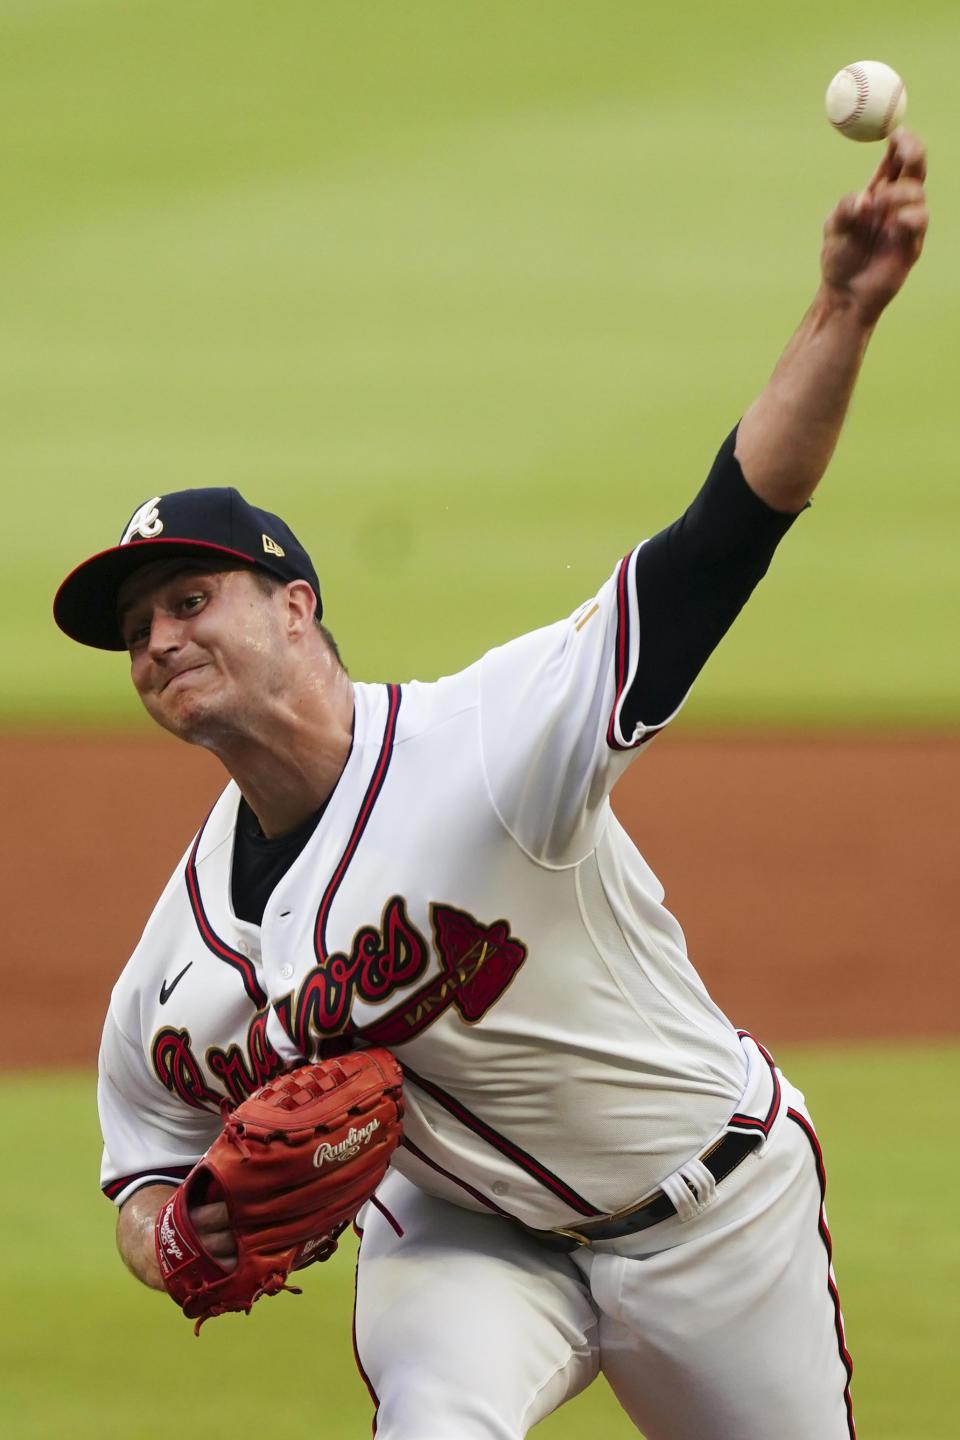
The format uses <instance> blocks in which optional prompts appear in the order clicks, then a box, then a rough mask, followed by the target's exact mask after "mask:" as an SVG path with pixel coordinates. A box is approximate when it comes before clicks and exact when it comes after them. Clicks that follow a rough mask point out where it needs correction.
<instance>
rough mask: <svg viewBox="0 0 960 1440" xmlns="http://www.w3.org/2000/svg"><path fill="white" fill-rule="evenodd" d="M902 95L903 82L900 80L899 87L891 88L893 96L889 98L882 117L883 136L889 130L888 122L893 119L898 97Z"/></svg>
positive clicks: (898, 100) (898, 102)
mask: <svg viewBox="0 0 960 1440" xmlns="http://www.w3.org/2000/svg"><path fill="white" fill-rule="evenodd" d="M902 94H903V81H902V80H901V81H900V84H899V85H895V86H894V88H893V94H892V95H891V96H890V104H889V105H888V106H887V108H886V111H885V113H884V117H883V133H884V135H886V133H887V131H888V130H889V129H890V121H891V120H892V119H893V112H894V111H895V110H896V108H897V106H898V105H899V104H900V96H901V95H902Z"/></svg>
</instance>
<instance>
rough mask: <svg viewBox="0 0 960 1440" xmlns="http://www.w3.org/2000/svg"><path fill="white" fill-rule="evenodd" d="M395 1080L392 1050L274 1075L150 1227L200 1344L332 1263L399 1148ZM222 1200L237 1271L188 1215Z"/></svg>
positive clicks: (399, 1077) (398, 1081)
mask: <svg viewBox="0 0 960 1440" xmlns="http://www.w3.org/2000/svg"><path fill="white" fill-rule="evenodd" d="M402 1081H403V1074H402V1071H401V1069H400V1066H399V1065H398V1064H397V1062H396V1060H395V1059H394V1058H393V1056H392V1055H391V1054H390V1052H389V1051H388V1050H383V1049H379V1048H377V1049H373V1050H360V1051H354V1052H352V1053H350V1054H348V1055H339V1056H337V1057H336V1058H333V1059H329V1060H324V1061H321V1062H320V1063H318V1064H316V1065H303V1066H301V1067H300V1068H299V1069H297V1070H291V1071H289V1073H287V1074H285V1075H278V1076H277V1078H276V1079H275V1080H271V1081H270V1082H269V1083H268V1084H267V1085H264V1086H263V1087H262V1088H261V1089H259V1090H257V1091H256V1092H255V1093H254V1094H253V1095H251V1096H250V1097H249V1098H248V1099H247V1100H244V1101H243V1102H242V1103H241V1104H240V1105H238V1106H237V1108H236V1109H235V1110H234V1111H233V1112H232V1113H230V1112H228V1113H227V1116H226V1123H225V1125H224V1128H223V1131H222V1132H221V1134H220V1135H218V1136H217V1138H216V1140H215V1141H214V1142H213V1144H212V1145H211V1146H210V1148H209V1150H208V1151H207V1153H206V1154H205V1155H204V1156H203V1158H202V1159H201V1160H199V1161H198V1162H197V1164H196V1165H195V1166H194V1168H193V1169H192V1170H191V1172H190V1174H189V1175H188V1176H187V1178H186V1180H184V1182H183V1184H182V1185H180V1186H179V1187H178V1189H176V1190H175V1191H174V1193H173V1195H172V1196H171V1197H170V1199H169V1200H168V1201H167V1203H166V1204H165V1205H164V1206H163V1207H162V1209H161V1210H160V1213H159V1215H158V1216H157V1222H156V1242H157V1258H158V1260H159V1262H160V1274H161V1276H162V1278H163V1283H164V1285H165V1286H166V1288H167V1290H168V1291H169V1293H170V1294H171V1295H172V1296H173V1298H174V1300H175V1301H176V1302H177V1304H178V1305H179V1306H180V1307H181V1308H182V1310H183V1313H184V1314H185V1315H187V1316H188V1317H189V1318H190V1319H191V1320H196V1322H197V1324H196V1327H195V1328H196V1333H197V1334H199V1332H200V1326H201V1325H202V1324H203V1322H204V1320H208V1319H209V1318H210V1317H211V1316H212V1315H222V1314H223V1313H224V1312H225V1311H227V1310H244V1311H246V1312H247V1313H248V1314H249V1312H250V1308H251V1306H252V1305H253V1302H254V1300H259V1298H260V1296H261V1295H276V1293H277V1292H278V1291H279V1290H294V1293H295V1294H299V1293H300V1292H299V1291H298V1290H295V1289H294V1287H292V1286H290V1285H287V1283H286V1281H287V1276H288V1275H289V1274H290V1272H291V1271H292V1270H299V1269H302V1268H303V1266H305V1265H310V1264H312V1263H313V1261H315V1260H327V1259H329V1257H330V1256H331V1255H332V1254H333V1252H334V1250H336V1248H337V1237H338V1236H339V1235H340V1234H341V1233H342V1232H343V1231H344V1230H345V1229H346V1228H347V1226H348V1225H349V1224H350V1222H351V1220H353V1218H354V1216H355V1215H356V1214H357V1211H358V1210H359V1209H360V1207H361V1206H362V1205H363V1204H364V1203H365V1202H366V1201H367V1200H369V1199H370V1196H371V1195H372V1194H373V1192H374V1190H375V1189H376V1187H377V1186H378V1185H379V1183H380V1181H381V1180H382V1179H383V1177H384V1175H385V1173H386V1170H387V1165H388V1164H389V1162H390V1156H391V1155H392V1154H393V1151H394V1150H395V1149H396V1147H397V1145H398V1144H399V1142H400V1136H401V1133H402V1128H401V1121H402V1118H403V1095H402ZM218 1200H219V1201H223V1202H224V1203H225V1204H226V1207H227V1212H228V1215H229V1217H230V1228H231V1230H232V1231H233V1234H234V1237H235V1239H236V1242H237V1267H236V1269H235V1270H232V1271H227V1270H224V1268H223V1266H222V1265H221V1264H220V1263H219V1261H218V1260H216V1259H214V1257H213V1256H212V1255H210V1254H209V1253H208V1252H207V1251H206V1250H205V1249H204V1248H203V1244H202V1242H201V1241H200V1239H199V1238H198V1236H197V1233H196V1231H195V1230H194V1228H193V1225H192V1223H191V1221H190V1207H191V1206H195V1205H202V1204H207V1203H210V1202H212V1201H218Z"/></svg>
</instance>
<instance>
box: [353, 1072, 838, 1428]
mask: <svg viewBox="0 0 960 1440" xmlns="http://www.w3.org/2000/svg"><path fill="white" fill-rule="evenodd" d="M783 1089H784V1105H783V1108H782V1116H781V1118H780V1119H779V1120H778V1122H777V1125H776V1126H775V1128H774V1130H773V1131H772V1132H771V1134H770V1136H769V1138H768V1141H767V1143H766V1145H765V1146H764V1148H763V1151H762V1153H761V1154H759V1155H758V1154H752V1155H749V1156H748V1157H747V1159H746V1160H744V1161H743V1163H742V1164H741V1165H740V1166H738V1168H737V1169H736V1170H735V1171H734V1172H733V1173H732V1174H731V1175H729V1176H728V1177H727V1178H726V1179H725V1180H724V1181H722V1182H721V1183H720V1184H719V1185H718V1186H717V1189H716V1196H715V1199H714V1200H713V1202H712V1203H711V1204H710V1206H709V1208H708V1209H706V1210H703V1211H701V1213H699V1214H698V1215H696V1216H695V1217H694V1218H692V1219H690V1220H687V1221H682V1220H680V1218H679V1217H674V1218H672V1219H670V1220H666V1221H663V1222H661V1223H660V1225H657V1226H652V1227H650V1228H649V1229H648V1230H645V1231H641V1232H640V1233H638V1234H636V1235H633V1236H628V1237H626V1238H625V1239H623V1240H620V1241H616V1242H607V1243H606V1244H603V1245H597V1246H596V1247H594V1248H591V1249H583V1250H579V1251H577V1252H576V1253H575V1254H574V1255H571V1256H567V1255H563V1254H557V1253H556V1252H553V1251H550V1250H547V1249H545V1248H544V1247H543V1246H542V1245H541V1243H540V1242H539V1241H538V1240H536V1239H535V1238H533V1237H530V1236H528V1235H526V1234H525V1233H524V1232H523V1231H522V1230H520V1228H519V1227H516V1226H514V1225H512V1224H511V1222H509V1221H505V1220H502V1219H500V1218H499V1217H497V1216H494V1215H481V1214H477V1213H475V1212H473V1211H469V1210H464V1209H461V1208H459V1207H458V1206H455V1205H451V1204H449V1203H448V1202H446V1201H444V1200H440V1199H437V1198H436V1197H433V1196H430V1195H425V1194H423V1193H422V1192H421V1191H419V1190H418V1189H417V1188H416V1187H415V1186H413V1185H412V1184H410V1182H409V1181H407V1180H405V1179H404V1178H403V1177H402V1176H400V1175H398V1174H394V1173H391V1174H390V1175H388V1177H387V1180H386V1182H385V1183H384V1186H383V1187H381V1190H380V1196H381V1198H382V1200H383V1201H384V1203H385V1204H386V1205H387V1206H388V1208H389V1209H390V1210H391V1212H392V1213H393V1214H394V1215H395V1217H396V1218H397V1220H398V1221H399V1223H400V1225H401V1226H402V1228H403V1231H404V1233H403V1237H402V1238H400V1237H398V1236H397V1235H396V1234H395V1233H394V1231H393V1230H392V1229H391V1227H390V1225H389V1224H388V1223H387V1222H386V1220H384V1218H383V1217H382V1216H381V1215H380V1214H378V1213H377V1211H376V1210H375V1209H374V1208H373V1207H371V1206H368V1207H367V1208H366V1211H365V1212H364V1214H363V1216H362V1231H363V1238H362V1242H361V1247H360V1257H359V1262H358V1267H357V1303H356V1314H355V1339H356V1348H357V1356H358V1362H359V1364H360V1367H361V1371H362V1373H363V1375H364V1378H365V1380H366V1382H367V1385H368V1387H369V1389H370V1391H371V1395H372V1397H373V1400H374V1403H375V1405H376V1407H377V1409H376V1417H375V1422H374V1428H375V1433H376V1436H377V1440H519V1437H521V1436H524V1435H526V1434H527V1432H528V1430H529V1429H530V1428H531V1427H532V1426H533V1425H535V1424H536V1423H537V1421H539V1420H542V1419H543V1418H544V1417H545V1416H546V1415H548V1414H550V1413H551V1411H553V1410H554V1409H555V1408H556V1407H557V1406H558V1405H561V1404H562V1403H563V1402H564V1401H565V1400H568V1399H570V1398H571V1397H572V1396H574V1395H576V1394H577V1393H578V1392H579V1391H581V1390H582V1389H583V1388H584V1387H585V1386H586V1385H588V1384H589V1383H590V1382H591V1381H592V1380H593V1379H594V1378H595V1377H596V1375H597V1374H598V1373H603V1375H605V1376H606V1378H607V1380H608V1381H609V1383H610V1385H611V1386H612V1388H613V1390H614V1392H615V1394H616V1396H617V1398H618V1400H619V1402H620V1404H621V1405H622V1407H623V1409H624V1410H625V1412H626V1413H627V1415H628V1416H629V1417H630V1419H631V1420H632V1421H633V1422H634V1424H635V1425H636V1426H637V1428H638V1430H640V1431H641V1432H642V1434H643V1435H644V1436H645V1437H646V1440H770V1436H772V1435H775V1436H776V1437H777V1440H852V1437H853V1436H854V1434H855V1432H854V1428H853V1418H852V1412H851V1410H850V1401H849V1378H850V1361H849V1356H848V1354H847V1351H846V1345H845V1342H844V1337H843V1328H842V1321H841V1318H840V1311H839V1304H838V1300H837V1293H836V1288H835V1284H834V1279H833V1271H832V1267H831V1263H830V1238H829V1234H828V1232H827V1229H826V1219H825V1216H824V1212H823V1193H822V1181H823V1176H822V1165H821V1161H820V1156H819V1149H818V1147H817V1144H816V1139H815V1137H814V1134H813V1127H812V1125H811V1123H810V1119H809V1116H808V1115H807V1112H806V1109H805V1107H804V1104H803V1097H802V1096H801V1095H800V1093H799V1091H797V1090H795V1089H794V1088H793V1087H792V1086H790V1084H789V1082H787V1081H783Z"/></svg>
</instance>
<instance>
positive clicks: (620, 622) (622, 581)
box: [607, 550, 633, 750]
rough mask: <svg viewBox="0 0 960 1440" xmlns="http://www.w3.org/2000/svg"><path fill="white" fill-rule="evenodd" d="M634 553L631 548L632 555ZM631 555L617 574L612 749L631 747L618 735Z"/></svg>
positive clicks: (609, 730)
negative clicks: (615, 666)
mask: <svg viewBox="0 0 960 1440" xmlns="http://www.w3.org/2000/svg"><path fill="white" fill-rule="evenodd" d="M632 554H633V551H632V550H631V552H630V555H632ZM630 555H625V556H624V557H623V559H622V560H621V562H620V574H619V575H618V576H617V674H616V681H617V684H616V694H615V695H614V697H613V709H612V710H611V711H610V723H609V725H608V726H607V744H608V745H609V747H610V749H611V750H627V749H629V748H630V747H629V746H627V745H624V744H623V743H622V741H620V740H618V739H617V736H616V728H617V726H616V721H617V708H618V706H619V704H620V701H621V696H622V694H623V692H624V690H625V688H626V680H627V662H628V658H629V655H630V612H629V609H628V607H627V570H628V568H629V565H630Z"/></svg>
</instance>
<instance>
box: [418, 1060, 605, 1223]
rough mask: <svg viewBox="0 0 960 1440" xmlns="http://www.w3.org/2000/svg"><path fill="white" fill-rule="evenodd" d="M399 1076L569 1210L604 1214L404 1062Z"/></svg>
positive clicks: (524, 1151) (592, 1214) (590, 1215)
mask: <svg viewBox="0 0 960 1440" xmlns="http://www.w3.org/2000/svg"><path fill="white" fill-rule="evenodd" d="M403 1078H404V1080H412V1082H413V1083H414V1085H417V1086H419V1088H420V1089H421V1090H424V1091H426V1093H427V1094H428V1095H430V1096H431V1097H432V1098H433V1099H434V1100H436V1102H437V1104H438V1105H442V1106H443V1108H444V1109H445V1110H446V1111H448V1112H449V1114H451V1115H453V1116H454V1117H455V1119H457V1120H459V1121H460V1123H461V1125H465V1126H466V1127H467V1129H468V1130H472V1131H473V1133H474V1134H475V1135H479V1136H480V1138H481V1139H482V1140H486V1142H487V1144H488V1145H492V1146H493V1148H494V1149H495V1150H499V1151H500V1153H501V1155H506V1156H507V1158H508V1159H509V1160H512V1161H513V1163H514V1165H516V1166H517V1167H518V1168H519V1169H520V1170H523V1171H525V1172H526V1174H528V1175H530V1176H531V1177H532V1178H533V1179H534V1180H536V1181H537V1182H538V1184H540V1185H542V1186H543V1187H544V1189H546V1190H549V1191H551V1193H552V1194H554V1195H556V1196H557V1198H558V1199H559V1200H562V1201H563V1203H564V1204H565V1205H569V1206H570V1208H571V1209H572V1210H576V1211H577V1212H578V1213H579V1214H581V1215H584V1216H588V1217H589V1218H591V1219H592V1218H594V1217H595V1216H600V1215H603V1214H605V1213H606V1212H605V1211H603V1210H597V1209H595V1208H594V1206H593V1205H591V1204H590V1202H589V1200H584V1198H583V1196H582V1195H578V1194H577V1192H576V1190H573V1189H572V1188H571V1187H570V1186H569V1185H567V1184H566V1183H565V1181H563V1180H561V1179H560V1177H559V1176H558V1175H554V1174H553V1172H552V1171H551V1170H548V1169H547V1167H546V1166H545V1165H542V1164H541V1163H540V1161H539V1160H536V1159H535V1158H534V1157H533V1156H532V1155H528V1154H527V1152H526V1150H521V1149H520V1146H519V1145H515V1144H514V1143H513V1141H512V1140H508V1139H507V1138H506V1137H505V1136H504V1135H500V1134H499V1133H498V1132H497V1131H496V1130H494V1129H493V1128H492V1127H491V1126H490V1125H488V1124H487V1123H486V1122H485V1121H484V1120H481V1119H480V1118H479V1116H477V1115H474V1114H473V1113H472V1111H470V1110H468V1109H467V1108H466V1106H465V1105H461V1103H460V1101H459V1100H455V1099H454V1098H453V1096H452V1095H448V1094H447V1093H446V1091H445V1090H441V1089H440V1087H439V1086H438V1085H434V1084H433V1083H432V1081H430V1080H424V1079H423V1078H422V1076H420V1075H417V1074H416V1073H415V1072H414V1071H413V1070H411V1069H410V1068H409V1066H408V1065H406V1064H404V1067H403Z"/></svg>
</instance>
